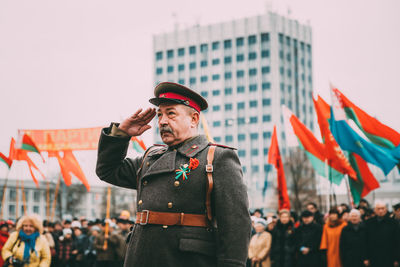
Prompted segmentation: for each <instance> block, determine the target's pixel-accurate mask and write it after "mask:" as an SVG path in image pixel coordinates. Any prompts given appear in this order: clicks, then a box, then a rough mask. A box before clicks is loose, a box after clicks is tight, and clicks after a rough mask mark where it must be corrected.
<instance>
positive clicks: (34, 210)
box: [33, 206, 39, 214]
mask: <svg viewBox="0 0 400 267" xmlns="http://www.w3.org/2000/svg"><path fill="white" fill-rule="evenodd" d="M33 213H36V214H39V206H33Z"/></svg>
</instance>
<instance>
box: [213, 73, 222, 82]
mask: <svg viewBox="0 0 400 267" xmlns="http://www.w3.org/2000/svg"><path fill="white" fill-rule="evenodd" d="M219 77H220V76H219V74H213V76H212V79H213V81H218V80H219Z"/></svg>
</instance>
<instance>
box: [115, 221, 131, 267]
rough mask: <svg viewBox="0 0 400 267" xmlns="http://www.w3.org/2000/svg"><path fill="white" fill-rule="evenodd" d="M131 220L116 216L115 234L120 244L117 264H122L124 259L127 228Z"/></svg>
mask: <svg viewBox="0 0 400 267" xmlns="http://www.w3.org/2000/svg"><path fill="white" fill-rule="evenodd" d="M131 225H132V222H131V221H130V220H129V219H124V218H118V219H117V228H118V230H117V232H116V234H117V235H118V237H119V238H120V244H119V246H118V253H117V254H118V261H119V263H118V265H119V266H123V264H124V259H125V254H126V249H127V244H126V240H127V238H128V235H129V229H130V228H131Z"/></svg>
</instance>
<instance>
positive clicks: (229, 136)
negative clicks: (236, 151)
mask: <svg viewBox="0 0 400 267" xmlns="http://www.w3.org/2000/svg"><path fill="white" fill-rule="evenodd" d="M232 141H233V136H232V135H227V136H225V142H227V143H228V142H232Z"/></svg>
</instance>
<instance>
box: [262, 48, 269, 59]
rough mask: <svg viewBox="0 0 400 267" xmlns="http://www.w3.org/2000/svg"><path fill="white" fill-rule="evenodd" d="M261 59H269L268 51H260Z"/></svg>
mask: <svg viewBox="0 0 400 267" xmlns="http://www.w3.org/2000/svg"><path fill="white" fill-rule="evenodd" d="M261 57H262V58H266V57H269V50H262V51H261Z"/></svg>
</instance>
